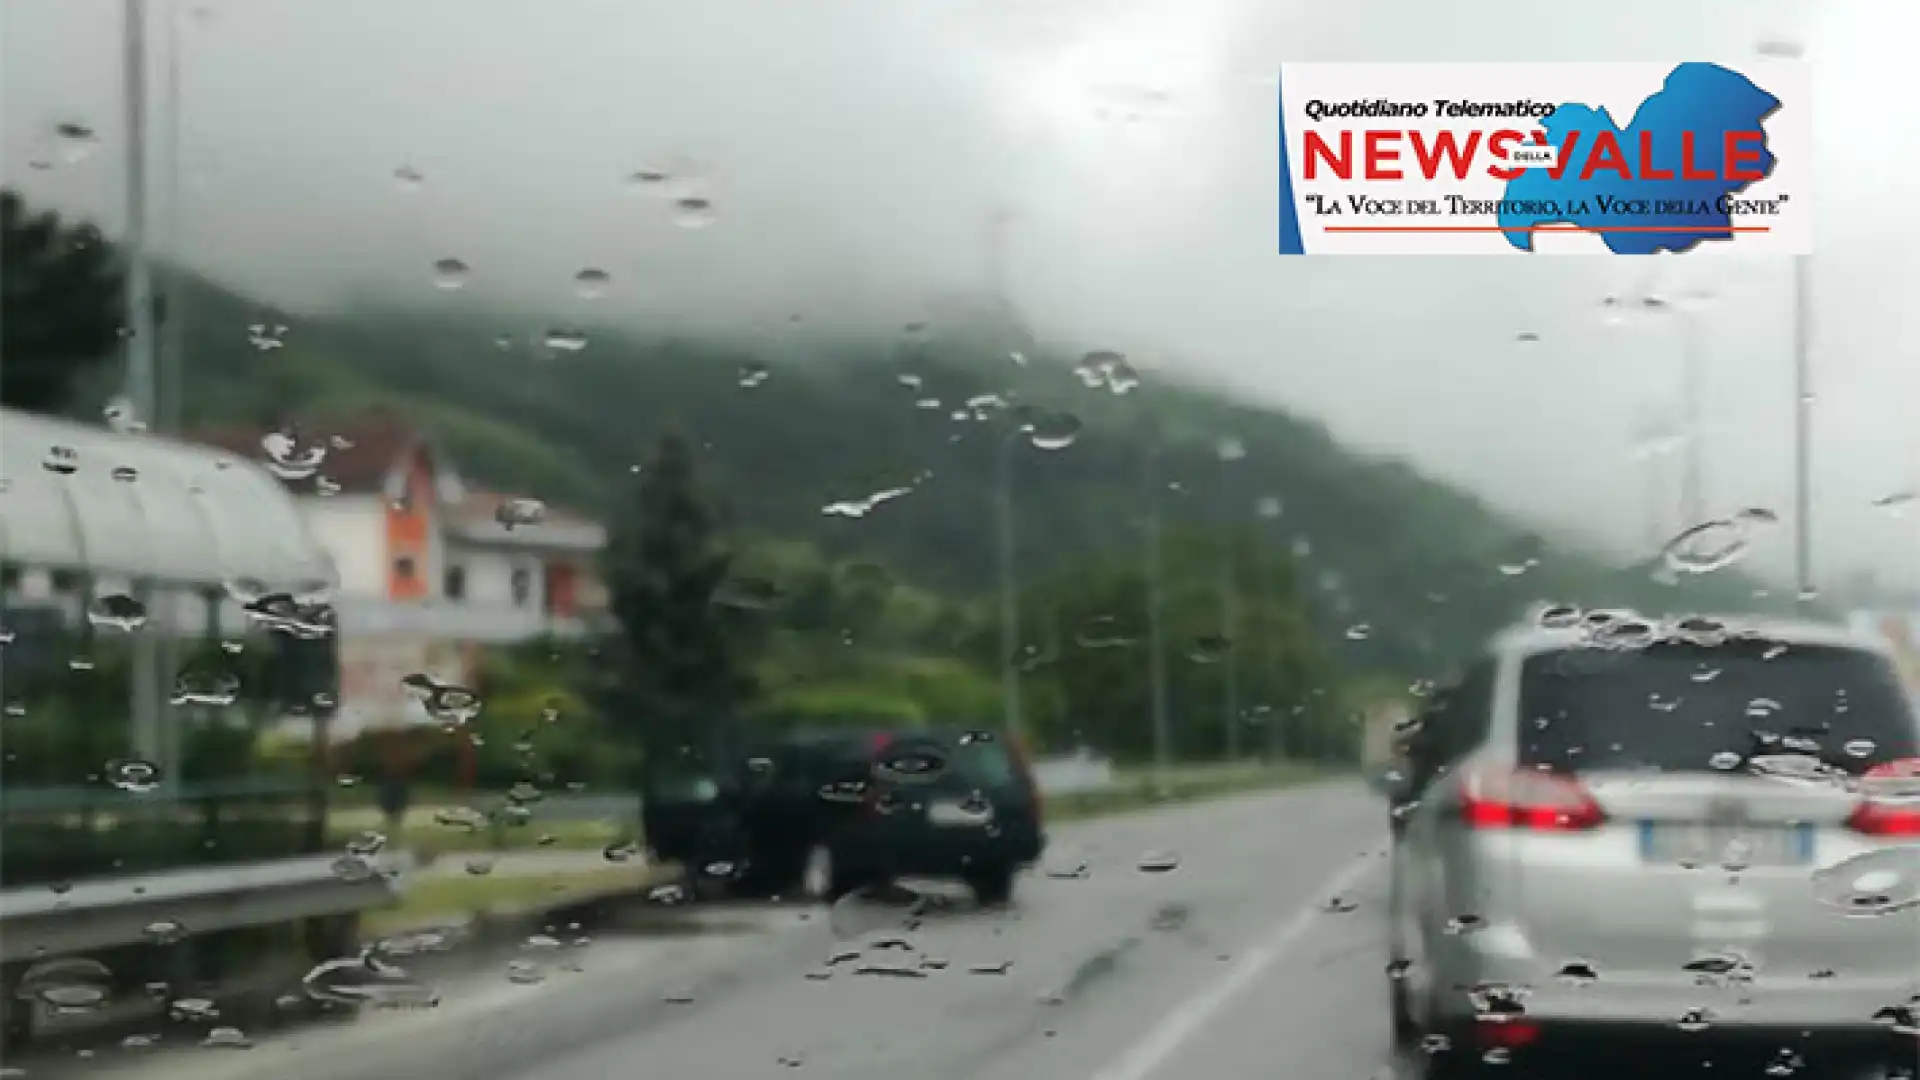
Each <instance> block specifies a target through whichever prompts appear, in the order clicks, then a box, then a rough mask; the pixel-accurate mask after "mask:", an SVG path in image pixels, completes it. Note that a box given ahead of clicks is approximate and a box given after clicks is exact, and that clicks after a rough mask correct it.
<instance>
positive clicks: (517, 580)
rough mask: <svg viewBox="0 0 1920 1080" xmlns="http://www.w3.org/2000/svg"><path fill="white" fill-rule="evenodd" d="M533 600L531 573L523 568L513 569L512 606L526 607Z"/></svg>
mask: <svg viewBox="0 0 1920 1080" xmlns="http://www.w3.org/2000/svg"><path fill="white" fill-rule="evenodd" d="M532 598H533V571H531V570H528V569H527V568H526V567H524V566H516V567H514V568H513V606H514V607H526V606H527V601H528V600H530V599H532Z"/></svg>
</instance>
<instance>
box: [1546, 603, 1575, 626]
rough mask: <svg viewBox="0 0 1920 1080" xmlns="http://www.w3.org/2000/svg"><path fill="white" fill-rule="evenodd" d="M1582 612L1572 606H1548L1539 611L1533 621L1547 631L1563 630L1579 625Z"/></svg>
mask: <svg viewBox="0 0 1920 1080" xmlns="http://www.w3.org/2000/svg"><path fill="white" fill-rule="evenodd" d="M1581 616H1582V612H1581V610H1580V609H1579V608H1578V607H1575V606H1574V605H1572V604H1549V605H1547V606H1546V607H1544V608H1541V609H1540V613H1539V615H1537V616H1535V621H1536V622H1538V623H1539V624H1540V625H1541V626H1542V627H1544V628H1545V629H1548V630H1565V629H1568V628H1570V627H1574V626H1577V625H1579V623H1580V619H1581Z"/></svg>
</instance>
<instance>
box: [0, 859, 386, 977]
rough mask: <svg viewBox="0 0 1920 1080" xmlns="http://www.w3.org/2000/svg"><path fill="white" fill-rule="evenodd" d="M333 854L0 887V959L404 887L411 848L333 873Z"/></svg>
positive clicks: (219, 926) (325, 911)
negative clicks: (63, 886)
mask: <svg viewBox="0 0 1920 1080" xmlns="http://www.w3.org/2000/svg"><path fill="white" fill-rule="evenodd" d="M339 859H340V856H338V855H334V854H327V855H310V856H302V857H299V858H291V859H275V860H272V861H270V862H257V863H242V864H237V865H228V866H215V867H195V868H192V869H187V870H169V871H162V872H160V873H153V874H139V875H129V876H125V877H113V878H97V879H93V880H90V881H86V882H82V883H80V884H76V885H74V886H73V887H72V888H71V889H69V890H67V891H65V892H55V891H54V890H52V889H49V888H47V887H46V886H44V885H30V886H22V887H19V888H12V889H5V890H0V961H4V962H9V963H10V962H13V961H18V960H27V959H32V958H34V957H39V956H61V955H71V954H73V953H80V952H87V951H90V950H95V949H106V948H112V947H115V946H119V945H130V944H136V943H139V942H142V941H148V940H151V939H153V938H154V937H155V935H156V933H157V932H159V931H156V928H165V927H167V926H168V925H169V924H171V925H172V926H175V927H177V928H178V931H177V932H178V933H180V934H183V935H193V936H198V935H201V934H207V933H212V932H214V931H219V930H230V929H234V928H237V927H242V926H259V925H264V924H268V923H279V922H289V921H292V920H296V919H309V918H316V917H324V916H331V915H343V914H348V913H352V912H357V911H362V910H365V909H367V908H372V907H378V906H380V905H383V904H386V903H388V902H390V901H392V900H395V899H397V898H398V897H399V896H400V895H401V894H402V893H403V892H404V891H405V889H406V884H407V872H408V871H410V870H412V869H413V866H414V863H413V858H412V856H411V855H408V854H405V853H395V854H392V855H381V856H377V857H374V858H370V859H367V860H366V864H367V871H368V872H366V873H354V874H342V873H341V872H340V869H339V867H338V866H337V864H338V862H339Z"/></svg>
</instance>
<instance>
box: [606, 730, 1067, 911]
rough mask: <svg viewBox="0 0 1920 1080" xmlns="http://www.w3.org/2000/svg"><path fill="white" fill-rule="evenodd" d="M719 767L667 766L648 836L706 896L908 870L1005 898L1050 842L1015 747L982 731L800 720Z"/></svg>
mask: <svg viewBox="0 0 1920 1080" xmlns="http://www.w3.org/2000/svg"><path fill="white" fill-rule="evenodd" d="M713 760H714V761H716V762H719V763H720V764H718V765H716V766H701V767H698V768H685V767H683V768H680V769H677V770H676V769H672V768H663V769H660V770H657V771H656V772H654V773H653V774H652V775H651V776H650V779H649V782H648V785H647V790H646V792H645V806H644V813H645V824H646V828H647V836H648V841H649V843H650V844H651V845H652V847H653V849H654V851H655V853H656V854H657V855H658V856H659V857H660V858H662V859H665V860H668V861H673V862H678V863H680V864H682V865H684V866H687V867H688V868H689V870H690V871H691V873H692V877H693V881H694V883H695V886H696V888H697V889H699V890H700V891H702V892H705V893H707V894H709V895H711V894H713V893H716V892H719V891H721V886H722V884H724V886H725V891H728V892H732V893H734V894H736V895H738V894H747V895H763V896H764V895H776V896H777V895H787V894H792V893H796V892H797V893H799V894H801V895H804V896H807V897H809V898H811V899H815V900H829V901H830V900H833V899H836V898H838V897H840V896H842V895H845V894H846V893H848V892H851V891H853V890H856V889H859V888H861V887H864V886H868V885H875V884H879V883H882V882H885V881H889V880H892V879H894V878H899V877H941V878H956V879H959V880H962V881H965V882H966V883H967V884H968V885H970V886H971V887H972V888H973V889H974V890H975V892H976V893H977V894H978V895H979V897H980V899H981V901H982V902H983V903H996V904H997V903H1003V902H1005V901H1006V900H1008V899H1009V898H1010V896H1011V894H1012V888H1013V879H1014V876H1015V874H1016V873H1017V872H1018V871H1019V870H1020V869H1021V868H1023V867H1025V866H1028V865H1030V864H1032V863H1033V862H1034V861H1035V860H1037V859H1038V858H1039V857H1040V854H1041V852H1042V851H1043V850H1044V848H1045V844H1046V837H1045V833H1044V830H1043V827H1042V803H1041V797H1040V792H1039V789H1038V787H1037V786H1036V785H1035V783H1034V781H1033V776H1032V773H1031V772H1030V771H1029V769H1028V768H1027V764H1026V760H1025V757H1024V755H1023V754H1022V753H1021V752H1020V750H1019V748H1018V747H1016V746H1014V745H1012V744H1010V743H1009V742H1007V741H1006V740H1004V739H1003V738H1001V737H1000V736H998V735H997V734H995V733H992V732H987V731H983V730H974V729H961V728H943V729H911V730H905V729H895V730H884V729H882V730H872V729H868V730H829V731H805V732H796V733H793V734H789V735H785V736H781V737H778V738H772V739H766V740H761V741H757V742H756V741H748V742H745V743H742V744H741V745H740V746H739V747H738V748H737V749H736V750H734V751H732V752H730V753H725V754H718V755H715V756H714V758H713Z"/></svg>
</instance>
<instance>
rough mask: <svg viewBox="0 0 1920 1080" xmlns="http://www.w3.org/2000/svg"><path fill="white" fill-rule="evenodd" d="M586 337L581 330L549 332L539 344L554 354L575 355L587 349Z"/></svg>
mask: <svg viewBox="0 0 1920 1080" xmlns="http://www.w3.org/2000/svg"><path fill="white" fill-rule="evenodd" d="M587 341H588V338H587V335H586V332H585V331H582V330H549V331H547V333H546V336H545V337H543V338H541V339H540V343H541V344H542V345H545V346H546V347H547V348H549V349H552V350H553V351H554V352H563V353H577V352H579V351H580V350H581V349H584V348H586V347H587Z"/></svg>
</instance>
